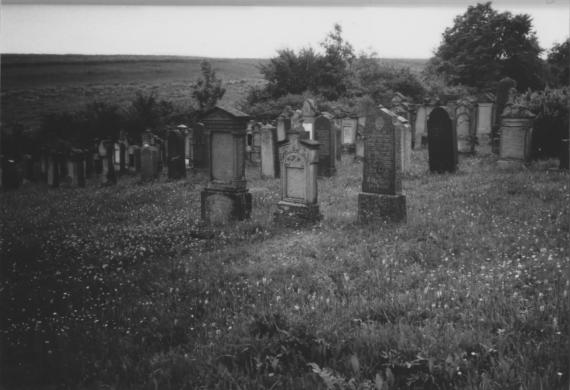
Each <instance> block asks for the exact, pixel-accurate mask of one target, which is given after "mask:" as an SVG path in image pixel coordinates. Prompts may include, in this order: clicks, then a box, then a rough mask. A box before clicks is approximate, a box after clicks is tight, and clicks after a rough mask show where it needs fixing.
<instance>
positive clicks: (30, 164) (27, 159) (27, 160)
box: [21, 154, 34, 184]
mask: <svg viewBox="0 0 570 390" xmlns="http://www.w3.org/2000/svg"><path fill="white" fill-rule="evenodd" d="M21 165H22V179H23V181H22V182H23V183H24V184H25V183H29V182H31V181H34V160H32V156H31V155H30V154H24V155H23V156H22V162H21Z"/></svg>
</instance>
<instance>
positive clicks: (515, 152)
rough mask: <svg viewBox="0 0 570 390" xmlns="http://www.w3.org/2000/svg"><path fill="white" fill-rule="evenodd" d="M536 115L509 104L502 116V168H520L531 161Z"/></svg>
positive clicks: (500, 162)
mask: <svg viewBox="0 0 570 390" xmlns="http://www.w3.org/2000/svg"><path fill="white" fill-rule="evenodd" d="M534 118H535V115H534V114H533V113H532V112H530V111H529V110H528V109H527V108H526V107H521V106H514V105H512V104H508V105H507V107H506V108H505V110H504V111H503V114H502V115H501V128H500V130H499V132H500V136H501V143H500V149H499V150H500V153H499V160H498V161H497V163H498V166H499V167H500V168H519V167H521V166H522V165H524V164H527V163H528V162H529V161H530V152H531V144H532V126H533V122H534Z"/></svg>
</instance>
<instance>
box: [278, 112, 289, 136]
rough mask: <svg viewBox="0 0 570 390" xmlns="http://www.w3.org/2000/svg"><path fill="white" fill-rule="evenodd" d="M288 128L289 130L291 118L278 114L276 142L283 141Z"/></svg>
mask: <svg viewBox="0 0 570 390" xmlns="http://www.w3.org/2000/svg"><path fill="white" fill-rule="evenodd" d="M289 130H291V118H286V117H284V116H282V115H281V116H279V118H278V119H277V142H283V141H285V140H286V139H287V132H288V131H289Z"/></svg>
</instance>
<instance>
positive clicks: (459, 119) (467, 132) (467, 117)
mask: <svg viewBox="0 0 570 390" xmlns="http://www.w3.org/2000/svg"><path fill="white" fill-rule="evenodd" d="M471 111H472V110H471V103H470V102H469V101H468V100H466V99H461V100H459V101H458V102H457V107H456V108H455V129H456V131H457V151H458V152H459V153H471V152H472V150H471V149H472V148H471V147H472V145H471V143H472V137H473V136H474V134H472V133H471V128H472V126H471Z"/></svg>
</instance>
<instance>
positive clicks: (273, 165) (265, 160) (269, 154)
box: [261, 125, 279, 179]
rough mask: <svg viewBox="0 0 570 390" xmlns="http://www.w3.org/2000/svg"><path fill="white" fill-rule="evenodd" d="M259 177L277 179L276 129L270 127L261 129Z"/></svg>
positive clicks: (277, 152) (266, 126)
mask: <svg viewBox="0 0 570 390" xmlns="http://www.w3.org/2000/svg"><path fill="white" fill-rule="evenodd" d="M261 177H262V178H271V179H273V178H276V177H279V151H278V150H277V129H276V128H275V127H273V126H271V125H265V126H263V127H262V128H261Z"/></svg>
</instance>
